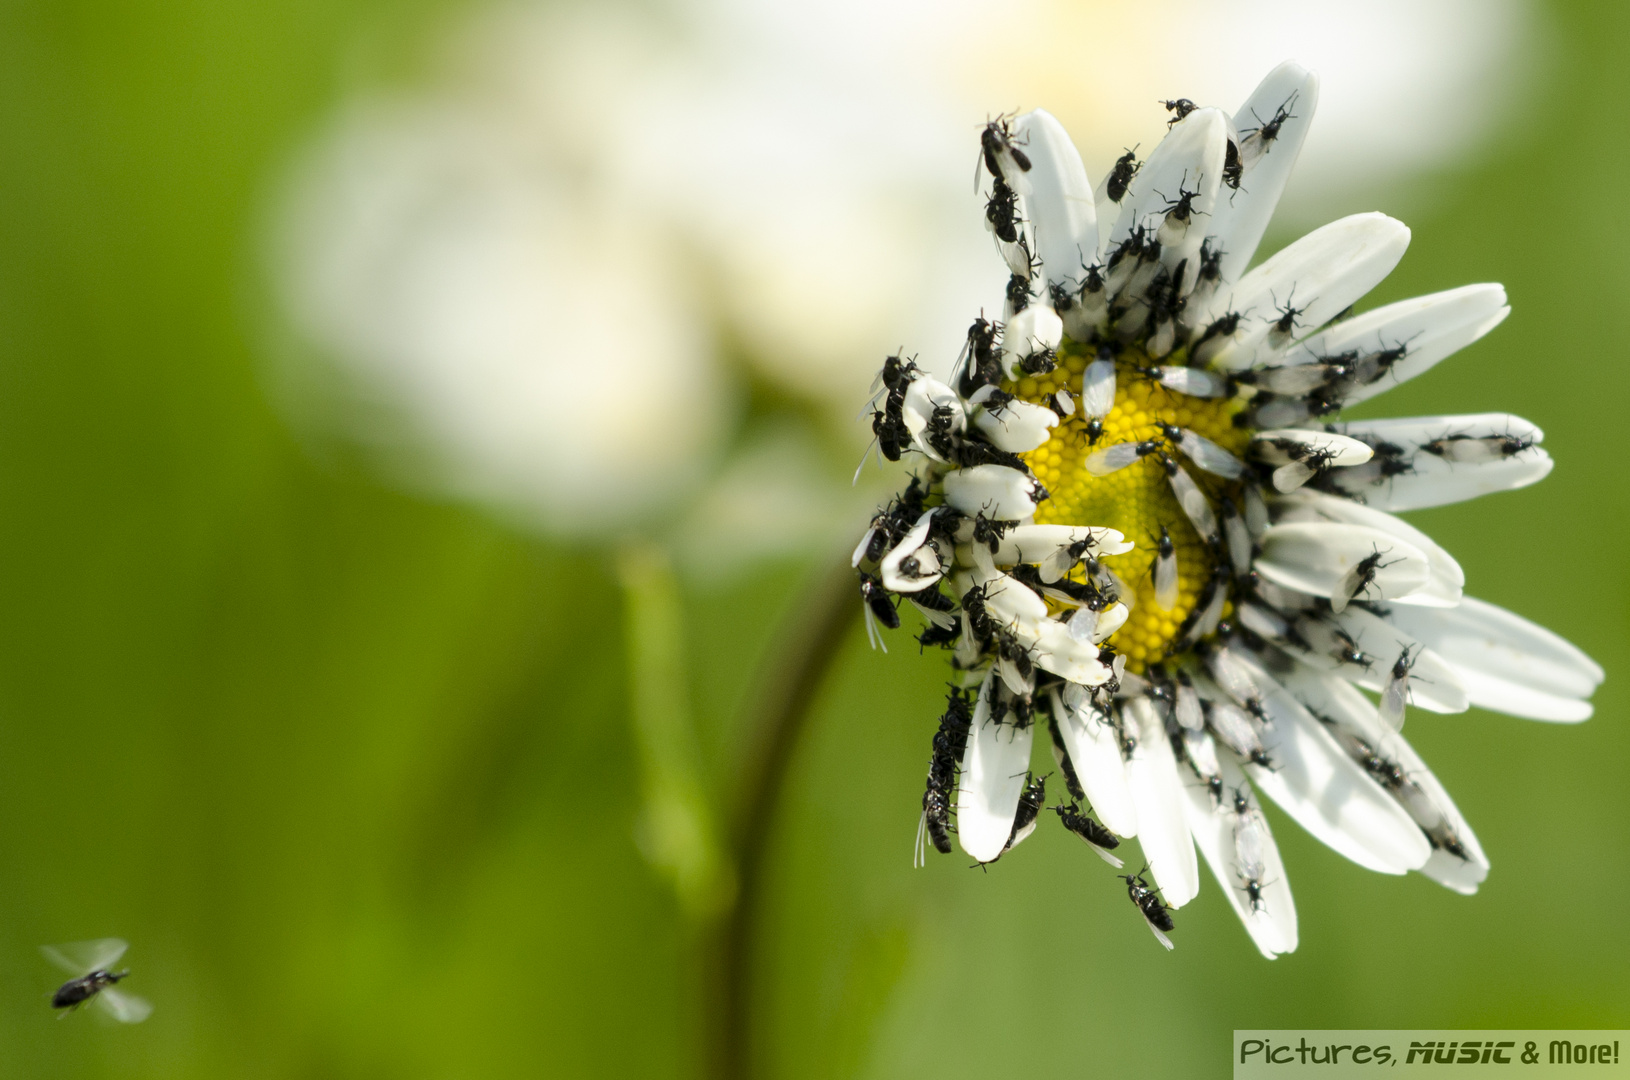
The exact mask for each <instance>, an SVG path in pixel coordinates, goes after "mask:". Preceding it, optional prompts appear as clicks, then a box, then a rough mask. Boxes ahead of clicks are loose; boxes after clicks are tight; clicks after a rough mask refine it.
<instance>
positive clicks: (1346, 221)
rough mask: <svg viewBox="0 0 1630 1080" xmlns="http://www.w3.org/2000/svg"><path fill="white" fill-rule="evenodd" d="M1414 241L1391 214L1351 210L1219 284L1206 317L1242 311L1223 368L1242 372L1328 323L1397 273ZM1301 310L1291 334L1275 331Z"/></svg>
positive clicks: (1219, 361)
mask: <svg viewBox="0 0 1630 1080" xmlns="http://www.w3.org/2000/svg"><path fill="white" fill-rule="evenodd" d="M1408 246H1409V229H1408V227H1407V226H1405V225H1404V224H1403V223H1402V222H1400V221H1395V220H1393V219H1392V218H1389V217H1387V216H1386V215H1385V214H1376V213H1370V214H1353V215H1352V216H1350V217H1345V218H1342V219H1341V220H1340V221H1333V222H1331V223H1330V224H1329V225H1326V226H1324V227H1323V228H1320V229H1315V230H1314V231H1313V232H1310V233H1308V234H1307V235H1306V236H1304V237H1302V238H1301V239H1300V240H1297V241H1295V242H1294V243H1292V244H1290V245H1289V246H1287V247H1285V248H1284V249H1283V250H1281V251H1279V252H1278V253H1277V254H1275V255H1274V256H1273V257H1272V258H1270V259H1269V260H1268V261H1267V262H1265V263H1263V264H1262V265H1261V266H1259V267H1257V268H1256V269H1255V270H1252V271H1251V272H1250V273H1248V274H1246V275H1245V276H1244V277H1243V278H1241V279H1240V280H1239V283H1238V284H1237V285H1235V286H1234V287H1233V288H1232V289H1219V290H1217V293H1216V294H1215V296H1214V297H1213V298H1212V301H1211V305H1210V311H1209V312H1208V313H1207V315H1206V317H1205V318H1204V319H1200V320H1197V321H1198V322H1201V323H1205V322H1209V321H1210V320H1211V319H1214V318H1216V317H1217V316H1220V315H1222V314H1223V313H1224V312H1227V311H1238V312H1240V313H1242V314H1243V315H1244V318H1243V319H1242V320H1241V321H1240V326H1241V342H1240V344H1239V345H1237V346H1235V347H1234V348H1233V349H1231V350H1228V351H1225V352H1224V353H1223V354H1222V355H1220V356H1219V357H1218V358H1217V360H1216V363H1217V365H1218V366H1221V367H1225V368H1228V369H1230V370H1236V371H1237V370H1240V369H1243V368H1247V367H1251V366H1253V365H1254V364H1257V363H1259V362H1261V360H1262V358H1263V357H1266V356H1269V355H1271V354H1273V353H1275V352H1278V351H1280V350H1281V349H1282V348H1283V347H1284V346H1286V345H1288V344H1290V340H1291V339H1294V338H1296V337H1300V336H1302V335H1305V334H1307V333H1309V332H1311V331H1312V330H1314V329H1315V328H1317V327H1319V326H1321V325H1323V324H1324V323H1326V322H1328V321H1330V319H1332V318H1334V317H1335V316H1336V315H1337V314H1339V313H1340V312H1341V311H1342V310H1343V309H1344V308H1346V307H1347V306H1349V305H1350V304H1352V303H1354V302H1355V301H1357V300H1358V299H1360V298H1361V297H1362V296H1363V295H1364V294H1365V293H1367V292H1369V291H1370V290H1371V289H1373V288H1375V286H1376V285H1377V284H1379V283H1380V281H1381V280H1382V279H1383V278H1385V277H1386V276H1387V275H1388V274H1390V273H1391V272H1392V268H1393V267H1394V266H1397V265H1398V260H1399V259H1401V258H1403V255H1404V249H1405V248H1407V247H1408ZM1289 307H1294V308H1295V309H1296V311H1297V314H1296V315H1295V317H1294V324H1293V327H1292V332H1291V335H1290V338H1289V339H1285V340H1283V341H1281V340H1280V339H1279V337H1278V336H1277V335H1276V334H1274V333H1271V331H1273V329H1274V324H1275V322H1276V321H1277V320H1278V319H1279V318H1280V317H1281V315H1282V314H1283V313H1284V311H1285V310H1286V309H1287V308H1289Z"/></svg>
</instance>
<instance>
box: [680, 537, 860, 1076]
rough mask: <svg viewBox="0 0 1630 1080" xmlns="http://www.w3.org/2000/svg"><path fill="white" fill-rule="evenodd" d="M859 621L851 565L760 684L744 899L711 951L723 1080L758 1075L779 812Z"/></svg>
mask: <svg viewBox="0 0 1630 1080" xmlns="http://www.w3.org/2000/svg"><path fill="white" fill-rule="evenodd" d="M859 614H860V604H859V601H858V600H857V598H856V595H855V577H854V571H853V570H851V569H850V568H849V566H848V564H847V562H843V563H840V564H838V565H836V566H833V567H831V568H829V569H827V570H825V571H823V572H822V573H821V575H820V577H819V578H817V579H816V581H815V582H814V584H813V585H812V586H811V587H810V589H809V592H808V593H807V599H806V600H805V601H804V602H803V603H801V604H799V605H798V607H797V609H796V610H795V611H794V612H793V613H792V615H791V616H790V617H789V619H788V623H787V625H786V627H785V628H784V629H783V631H782V634H781V640H780V642H779V643H778V645H777V646H776V647H775V648H773V649H772V650H771V652H770V654H769V660H768V662H767V664H766V667H765V668H764V670H763V671H762V672H761V673H760V675H759V681H758V686H757V688H756V691H755V695H754V697H753V699H752V704H751V707H750V709H749V711H748V714H747V720H746V723H745V725H744V729H745V731H746V732H747V733H748V737H749V738H750V739H752V740H753V742H752V745H751V746H750V747H749V753H748V756H747V759H746V760H745V761H744V762H743V765H742V769H741V772H740V774H739V775H740V779H741V783H740V787H739V788H738V793H739V794H738V799H737V801H736V803H735V805H734V806H733V807H732V808H731V810H732V813H731V816H730V838H731V846H732V849H733V850H734V853H735V859H736V871H737V875H738V876H737V881H738V883H739V885H738V888H739V891H738V892H737V895H736V902H735V904H734V905H733V906H732V907H731V908H730V910H729V911H728V912H726V913H725V914H724V916H723V918H722V919H721V922H720V925H719V926H718V927H717V930H716V933H717V938H716V941H715V943H714V947H713V949H712V950H711V952H712V954H713V962H714V965H715V968H714V970H713V972H712V980H713V983H714V987H713V994H712V998H713V1000H712V1001H711V1002H709V1004H710V1005H711V1006H712V1007H711V1008H709V1009H708V1018H709V1026H710V1029H711V1030H710V1032H709V1034H710V1040H709V1042H710V1044H711V1045H709V1046H708V1047H707V1054H708V1059H709V1060H708V1065H709V1069H708V1072H709V1075H710V1076H711V1077H712V1078H713V1080H747V1078H748V1077H750V1076H751V1075H752V1072H753V1060H752V1053H751V1050H752V1048H751V1039H752V1022H751V1021H752V1004H753V1001H752V998H753V993H752V991H753V986H752V980H753V967H754V964H753V945H754V942H755V939H756V935H757V931H758V922H759V915H760V907H761V905H762V903H763V899H764V884H765V883H764V873H765V863H766V854H767V849H768V846H769V840H770V836H771V834H772V832H773V825H774V820H775V812H776V807H777V804H778V803H779V801H780V797H781V791H782V788H783V787H784V786H785V783H786V779H787V772H788V769H789V767H790V766H791V763H792V758H793V753H794V751H795V750H796V749H797V746H798V739H799V736H800V735H801V733H802V732H803V728H804V721H805V720H806V718H807V717H808V716H809V710H810V706H811V705H812V704H813V703H814V700H815V695H816V693H817V692H818V691H819V690H820V687H821V683H822V681H823V680H824V679H825V676H826V672H827V669H828V668H829V667H830V666H831V663H832V659H833V657H835V656H836V655H837V652H838V650H839V649H840V648H841V647H842V646H843V642H844V640H845V639H846V638H847V637H848V636H849V631H850V629H851V628H852V627H853V625H854V621H855V619H856V618H857V617H858V616H859Z"/></svg>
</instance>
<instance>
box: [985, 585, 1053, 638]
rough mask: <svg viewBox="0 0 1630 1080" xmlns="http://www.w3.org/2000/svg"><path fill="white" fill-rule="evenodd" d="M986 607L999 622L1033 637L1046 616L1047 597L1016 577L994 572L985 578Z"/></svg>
mask: <svg viewBox="0 0 1630 1080" xmlns="http://www.w3.org/2000/svg"><path fill="white" fill-rule="evenodd" d="M985 607H986V608H987V610H989V612H990V615H991V618H993V619H995V620H996V622H997V623H998V624H1000V625H1001V626H1003V627H1005V628H1007V629H1009V630H1012V631H1013V632H1014V633H1016V634H1019V635H1020V636H1021V637H1024V638H1026V639H1027V640H1030V641H1033V640H1035V638H1036V637H1037V636H1038V635H1039V634H1040V632H1041V621H1042V620H1043V619H1045V618H1047V601H1045V600H1043V599H1042V598H1041V597H1039V596H1037V595H1036V593H1035V591H1034V590H1032V589H1031V588H1030V587H1029V586H1028V585H1026V584H1024V583H1023V582H1022V581H1019V580H1018V579H1017V578H1014V577H1009V576H1008V575H1007V574H997V575H996V576H995V577H992V578H989V579H987V580H986V581H985Z"/></svg>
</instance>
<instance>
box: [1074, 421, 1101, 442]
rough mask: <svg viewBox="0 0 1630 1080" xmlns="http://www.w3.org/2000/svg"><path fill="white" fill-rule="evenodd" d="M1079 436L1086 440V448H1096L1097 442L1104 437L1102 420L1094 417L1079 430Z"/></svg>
mask: <svg viewBox="0 0 1630 1080" xmlns="http://www.w3.org/2000/svg"><path fill="white" fill-rule="evenodd" d="M1079 430H1080V433H1081V436H1082V437H1083V438H1085V439H1086V440H1087V445H1088V446H1097V445H1098V440H1099V439H1101V438H1103V437H1104V418H1103V417H1101V416H1094V417H1093V418H1092V419H1090V420H1088V421H1087V422H1086V423H1085V424H1083V425H1082V426H1081V428H1080V429H1079Z"/></svg>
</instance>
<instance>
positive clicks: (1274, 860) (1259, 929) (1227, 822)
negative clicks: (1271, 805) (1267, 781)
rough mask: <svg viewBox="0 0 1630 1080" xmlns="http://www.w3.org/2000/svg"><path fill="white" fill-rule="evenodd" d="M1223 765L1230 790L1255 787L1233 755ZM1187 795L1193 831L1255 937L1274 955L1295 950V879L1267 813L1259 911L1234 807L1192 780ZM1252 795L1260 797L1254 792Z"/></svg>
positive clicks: (1220, 765) (1266, 953)
mask: <svg viewBox="0 0 1630 1080" xmlns="http://www.w3.org/2000/svg"><path fill="white" fill-rule="evenodd" d="M1217 765H1218V771H1219V772H1220V773H1221V775H1222V778H1223V785H1224V787H1225V788H1226V789H1227V790H1228V791H1230V792H1232V791H1233V790H1235V789H1241V790H1244V791H1246V792H1249V791H1250V785H1249V783H1248V782H1247V781H1246V779H1245V774H1244V773H1243V772H1241V771H1240V767H1239V766H1238V765H1236V764H1234V762H1233V761H1232V760H1231V759H1229V758H1222V759H1220V760H1219V761H1218V762H1217ZM1185 796H1186V799H1185V804H1184V805H1185V809H1186V811H1187V814H1188V822H1189V831H1190V832H1192V833H1193V835H1194V843H1195V844H1196V846H1198V847H1199V849H1200V853H1201V854H1202V855H1204V856H1205V858H1206V862H1207V863H1209V864H1210V865H1211V872H1212V874H1213V875H1215V876H1216V878H1217V884H1218V885H1220V886H1221V887H1222V891H1223V892H1224V893H1226V894H1227V895H1228V902H1229V903H1230V904H1232V905H1233V907H1234V914H1236V915H1238V916H1239V920H1240V922H1242V923H1244V924H1245V929H1246V932H1247V933H1249V934H1250V935H1251V940H1252V941H1254V942H1256V947H1257V948H1258V949H1259V950H1261V952H1262V955H1263V956H1266V957H1267V958H1268V959H1269V960H1272V959H1273V958H1274V957H1275V956H1278V955H1279V954H1280V953H1287V952H1294V951H1295V950H1296V945H1297V927H1296V902H1295V901H1294V900H1293V899H1291V895H1290V881H1289V879H1288V878H1287V877H1286V876H1285V864H1284V862H1283V861H1282V860H1281V859H1280V857H1279V845H1278V844H1275V843H1274V842H1273V833H1272V831H1271V830H1269V829H1268V823H1267V819H1266V818H1262V819H1261V827H1262V830H1263V833H1264V835H1265V838H1266V840H1267V842H1266V843H1265V844H1264V845H1263V860H1262V861H1263V866H1264V872H1263V875H1262V882H1263V889H1262V894H1263V895H1262V899H1263V909H1262V910H1261V911H1253V910H1252V909H1251V904H1250V902H1249V900H1247V898H1246V894H1245V890H1244V889H1242V888H1241V887H1240V879H1239V861H1238V859H1237V858H1236V856H1235V852H1234V834H1233V820H1234V817H1233V814H1232V812H1231V811H1230V810H1227V809H1225V808H1223V807H1218V806H1216V805H1215V804H1214V803H1213V802H1212V801H1211V795H1210V793H1209V792H1207V791H1206V789H1205V788H1203V787H1201V786H1198V785H1195V784H1190V785H1188V786H1187V788H1186V789H1185ZM1252 801H1253V803H1254V801H1255V800H1254V798H1253V800H1252Z"/></svg>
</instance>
